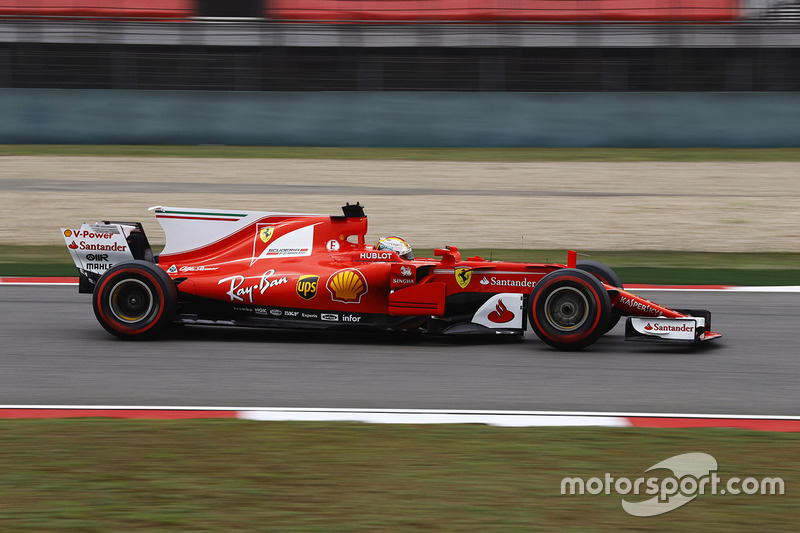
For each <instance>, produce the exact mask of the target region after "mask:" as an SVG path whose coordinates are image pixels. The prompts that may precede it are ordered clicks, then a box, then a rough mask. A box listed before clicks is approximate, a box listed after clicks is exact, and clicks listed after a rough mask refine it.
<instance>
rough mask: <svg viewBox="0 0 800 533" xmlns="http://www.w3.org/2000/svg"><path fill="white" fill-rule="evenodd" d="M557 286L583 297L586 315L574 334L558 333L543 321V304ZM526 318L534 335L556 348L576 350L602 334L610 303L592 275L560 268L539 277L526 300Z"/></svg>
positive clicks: (608, 316)
mask: <svg viewBox="0 0 800 533" xmlns="http://www.w3.org/2000/svg"><path fill="white" fill-rule="evenodd" d="M560 287H570V288H573V289H577V290H579V291H580V292H581V294H582V295H583V296H585V297H586V298H587V302H588V304H589V306H588V310H589V316H588V317H587V321H586V323H584V324H583V325H581V326H580V327H579V328H578V330H577V331H576V332H575V333H570V334H566V333H559V332H557V331H555V330H554V328H553V327H551V326H550V325H549V324H548V322H547V320H546V318H545V313H546V312H545V309H544V305H545V301H546V299H547V297H548V295H549V294H551V293H552V292H553V291H554V290H556V289H558V288H560ZM528 318H529V319H530V322H531V325H532V326H533V330H534V332H535V333H536V335H538V336H539V338H540V339H542V340H543V341H544V342H546V343H547V344H549V345H550V346H553V347H555V348H559V349H565V350H580V349H582V348H585V347H586V346H589V345H590V344H592V343H594V342H595V341H596V340H597V339H598V338H600V336H602V334H603V333H605V331H606V327H607V325H608V321H609V320H610V318H611V301H610V299H609V297H608V293H607V292H606V290H605V288H604V287H603V284H602V283H601V282H600V281H599V280H598V279H597V278H595V277H594V276H592V275H591V274H589V273H586V272H584V271H582V270H577V269H562V270H557V271H555V272H551V273H550V274H548V275H546V276H545V277H543V278H542V279H541V280H540V281H539V282H538V283H537V284H536V286H535V287H534V289H533V291H532V292H531V295H530V297H529V298H528Z"/></svg>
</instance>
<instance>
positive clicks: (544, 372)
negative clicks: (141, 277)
mask: <svg viewBox="0 0 800 533" xmlns="http://www.w3.org/2000/svg"><path fill="white" fill-rule="evenodd" d="M637 292H638V293H640V294H642V295H643V296H645V297H648V298H651V299H653V300H655V301H657V302H659V303H663V304H665V305H668V306H674V307H686V308H692V307H694V308H703V307H704V308H707V309H710V310H711V311H712V314H713V326H714V330H716V331H719V332H721V333H723V334H724V335H725V337H724V338H722V339H720V340H718V341H715V342H713V343H708V344H707V345H703V346H700V347H695V348H686V347H683V346H675V345H655V344H639V343H626V342H624V341H623V330H622V325H619V326H617V327H616V328H615V329H614V331H612V332H611V333H610V334H609V335H607V336H606V337H604V338H603V339H601V340H600V341H599V342H598V343H597V344H595V345H594V346H593V347H591V348H590V349H588V350H585V351H583V352H578V353H564V352H558V351H555V350H553V349H551V348H549V347H547V346H546V345H545V344H543V343H542V342H541V341H539V339H538V338H537V337H536V336H535V335H534V334H532V333H531V332H529V334H528V335H527V336H526V338H525V340H524V341H523V342H503V343H496V342H478V343H476V342H475V340H474V339H470V340H456V339H435V338H428V337H411V336H406V335H386V334H369V335H364V334H358V335H352V334H346V333H331V332H307V331H306V332H302V331H287V330H259V329H240V328H214V327H185V328H182V329H180V330H178V331H177V332H175V333H171V334H170V335H168V336H167V337H166V338H162V339H159V340H156V341H149V342H125V341H120V340H117V339H116V338H114V337H112V336H110V335H109V334H108V333H106V332H105V330H103V329H102V328H101V327H100V325H99V324H98V323H97V322H96V321H95V318H94V314H93V312H92V308H91V300H90V297H89V296H88V295H82V294H78V293H77V288H76V287H74V286H56V287H40V286H36V287H32V286H0V316H2V326H0V343H2V345H1V347H0V404H6V405H8V404H26V405H153V406H155V405H161V406H222V407H330V408H392V409H404V408H407V409H502V410H506V409H508V410H557V411H607V412H657V413H704V414H705V413H708V414H712V413H713V414H743V415H746V414H750V415H789V416H791V415H797V414H798V405H800V387H798V382H800V354H798V352H800V350H798V344H800V343H798V341H800V294H765V293H735V292H666V293H662V292H659V293H656V292H648V291H644V290H641V291H637Z"/></svg>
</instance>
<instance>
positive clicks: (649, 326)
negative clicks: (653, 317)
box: [644, 322, 653, 331]
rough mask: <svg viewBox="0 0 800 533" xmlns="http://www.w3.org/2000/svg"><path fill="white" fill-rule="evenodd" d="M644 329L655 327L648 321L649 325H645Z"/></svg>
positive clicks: (648, 329)
mask: <svg viewBox="0 0 800 533" xmlns="http://www.w3.org/2000/svg"><path fill="white" fill-rule="evenodd" d="M644 329H646V330H647V331H650V330H652V329H653V326H651V325H650V322H648V323H647V325H646V326H645V327H644Z"/></svg>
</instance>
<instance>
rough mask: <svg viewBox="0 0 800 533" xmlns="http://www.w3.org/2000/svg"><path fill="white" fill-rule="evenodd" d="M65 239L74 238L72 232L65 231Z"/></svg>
mask: <svg viewBox="0 0 800 533" xmlns="http://www.w3.org/2000/svg"><path fill="white" fill-rule="evenodd" d="M64 237H72V230H69V229H68V230H64Z"/></svg>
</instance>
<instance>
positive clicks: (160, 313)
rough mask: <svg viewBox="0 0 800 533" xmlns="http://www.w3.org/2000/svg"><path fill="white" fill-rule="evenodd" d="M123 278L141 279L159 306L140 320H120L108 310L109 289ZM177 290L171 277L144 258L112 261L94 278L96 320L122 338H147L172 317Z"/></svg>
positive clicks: (93, 299)
mask: <svg viewBox="0 0 800 533" xmlns="http://www.w3.org/2000/svg"><path fill="white" fill-rule="evenodd" d="M125 280H137V281H140V282H142V283H144V284H145V285H146V286H147V288H148V289H150V291H151V293H152V296H153V300H154V304H155V305H157V306H158V309H157V311H156V312H155V314H151V316H149V317H147V320H146V321H145V322H143V323H141V324H128V323H125V322H122V321H120V320H119V319H117V318H116V317H115V316H114V313H113V312H112V311H111V308H110V303H109V297H110V294H109V293H110V291H111V290H112V289H113V287H115V286H116V285H117V284H118V283H120V282H122V281H125ZM176 292H177V291H176V289H175V285H174V283H173V282H172V280H170V279H169V276H167V275H166V273H165V272H164V271H163V270H161V269H160V268H159V267H158V266H156V265H154V264H153V263H148V262H146V261H130V262H126V263H120V264H119V265H115V266H114V267H112V268H111V269H110V270H109V271H108V272H106V273H105V274H103V276H102V277H101V278H100V280H99V281H98V282H97V287H96V288H95V291H94V294H93V296H92V303H93V307H94V312H95V316H96V317H97V320H98V322H100V324H101V325H102V326H103V327H104V328H105V329H106V331H108V332H109V333H111V334H113V335H116V336H117V337H120V338H122V339H147V338H151V337H152V336H154V335H156V334H157V333H158V332H160V331H161V330H162V329H163V328H164V327H165V326H166V325H168V324H169V323H170V322H171V321H172V319H173V318H174V310H175V301H176V299H177V298H176Z"/></svg>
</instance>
